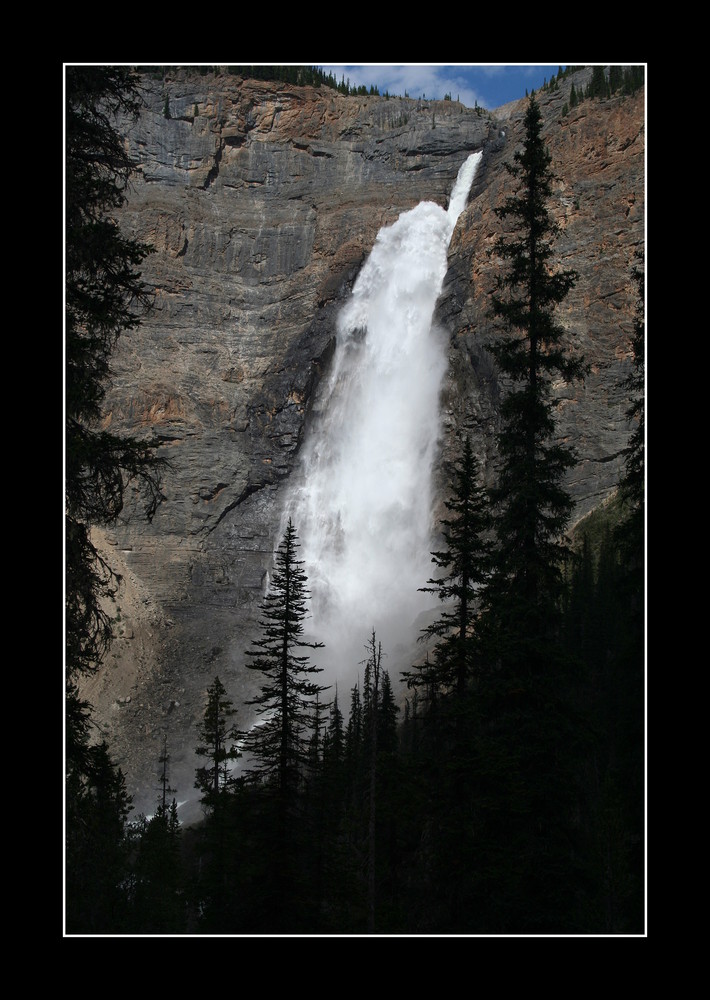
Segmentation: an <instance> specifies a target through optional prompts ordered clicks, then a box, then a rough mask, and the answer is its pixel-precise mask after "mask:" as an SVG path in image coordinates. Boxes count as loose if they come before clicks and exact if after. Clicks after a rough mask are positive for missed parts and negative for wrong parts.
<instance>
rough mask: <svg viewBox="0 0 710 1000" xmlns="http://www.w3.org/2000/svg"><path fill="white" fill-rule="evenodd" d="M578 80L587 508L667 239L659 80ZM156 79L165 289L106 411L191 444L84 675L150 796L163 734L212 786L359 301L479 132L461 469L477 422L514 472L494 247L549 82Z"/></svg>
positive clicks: (467, 282) (571, 145)
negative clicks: (218, 717) (643, 261)
mask: <svg viewBox="0 0 710 1000" xmlns="http://www.w3.org/2000/svg"><path fill="white" fill-rule="evenodd" d="M576 82H577V86H579V78H577V81H576ZM568 88H569V83H567V85H566V86H563V88H562V89H561V90H560V91H558V92H555V93H554V94H549V95H547V94H541V95H539V98H540V104H541V107H542V109H543V114H544V116H545V121H546V133H545V135H546V140H547V142H548V144H549V147H550V151H551V153H552V157H553V164H554V167H555V170H556V172H557V174H558V175H559V178H560V180H559V181H558V184H557V187H556V191H555V201H554V205H553V210H554V212H555V214H556V216H557V218H558V220H559V222H560V225H561V238H560V241H559V244H558V251H559V255H560V257H561V262H562V264H563V265H564V266H571V267H574V268H575V269H576V270H577V271H578V272H579V274H580V280H579V282H578V284H577V287H576V289H575V291H574V293H573V295H571V296H570V297H569V299H568V301H567V302H566V303H565V309H564V314H563V315H562V316H561V319H562V321H563V322H564V324H565V327H566V329H567V330H568V331H569V334H570V339H571V340H573V341H575V342H576V343H577V344H578V345H580V347H581V349H582V350H583V352H584V353H585V356H586V358H587V360H588V362H589V363H590V365H591V374H590V377H589V379H588V380H587V381H586V383H585V384H584V385H583V386H560V387H559V394H558V411H559V417H560V433H561V434H562V435H563V436H564V437H565V438H568V439H571V440H573V441H574V442H575V444H576V445H577V447H578V450H579V454H580V463H579V465H578V468H577V470H576V471H575V475H574V478H573V480H572V481H571V482H570V489H571V490H572V492H573V495H574V497H575V500H576V502H577V509H578V513H579V514H580V515H581V514H583V513H585V512H586V511H587V510H589V509H591V507H592V506H594V505H595V504H596V503H597V502H598V501H600V500H601V499H603V498H604V497H606V496H608V495H609V493H610V492H611V491H613V489H614V487H615V485H616V483H617V481H618V477H619V473H620V470H621V468H622V454H623V449H624V447H625V445H626V440H627V436H628V428H627V426H626V421H625V416H624V412H625V409H626V405H627V403H626V399H625V398H624V395H623V392H622V390H621V389H620V387H619V384H620V381H621V379H622V378H623V376H624V375H625V374H626V372H627V371H628V364H629V356H630V355H629V338H630V334H631V328H632V322H633V316H632V307H633V300H634V287H633V282H632V280H631V268H632V264H633V257H634V252H635V250H636V249H637V248H638V247H640V246H641V245H642V243H643V237H644V132H643V126H644V105H643V95H639V96H637V97H635V98H627V99H625V100H622V99H620V98H619V99H613V100H611V101H609V102H605V103H604V104H601V103H599V104H597V103H595V104H591V103H590V102H585V103H584V104H583V105H581V106H580V107H579V108H577V109H575V110H574V111H572V112H571V113H570V114H569V115H567V116H566V117H565V118H562V116H561V109H562V104H563V103H564V101H565V100H566V99H568ZM145 98H146V108H145V111H144V113H143V114H142V116H141V118H140V121H139V122H138V123H137V126H135V127H133V128H132V129H131V130H130V133H129V134H128V138H127V142H128V143H129V146H130V149H131V152H132V153H133V155H134V156H135V157H136V159H137V160H138V162H139V164H140V172H139V175H138V177H137V180H136V183H135V186H134V190H133V191H132V193H131V196H130V198H129V201H128V204H127V206H126V209H125V212H124V216H123V225H124V227H125V229H126V231H127V232H128V233H130V234H131V235H133V236H135V237H136V238H138V239H140V240H143V241H146V242H149V243H151V244H152V245H153V246H154V248H155V253H154V254H152V255H151V257H149V259H148V260H147V261H146V266H145V270H144V278H145V280H146V281H147V282H148V283H149V284H150V285H152V286H153V287H154V288H155V307H154V309H153V311H152V312H151V314H150V315H149V316H148V317H147V318H146V319H145V321H144V322H143V324H142V325H141V327H140V328H139V329H138V330H137V331H135V332H134V333H132V334H131V335H130V336H126V337H125V338H123V340H122V341H121V342H120V344H119V347H118V350H117V351H116V354H115V358H114V376H113V384H112V388H111V391H110V392H109V394H108V397H107V401H106V402H107V405H106V415H105V421H106V424H107V425H111V426H112V428H113V429H125V430H126V431H128V432H130V433H132V434H136V433H142V432H145V433H146V434H149V433H154V434H157V435H158V436H159V438H160V440H161V442H162V448H161V450H162V453H163V454H164V455H165V457H167V458H169V459H170V462H171V465H170V469H169V471H168V473H167V474H166V476H165V481H164V488H163V492H164V496H165V499H164V502H163V504H162V505H161V508H160V510H159V513H158V515H157V516H156V518H155V519H154V521H153V522H152V524H147V523H145V521H142V520H140V519H139V518H137V517H136V516H134V512H133V511H132V510H131V505H130V504H129V505H128V507H127V511H126V517H125V519H124V520H123V521H122V522H121V523H120V524H118V525H116V526H115V528H112V529H111V530H110V531H108V532H104V533H97V534H98V535H99V538H100V541H101V543H102V545H103V547H104V549H105V551H106V552H107V554H108V555H109V558H110V560H111V561H112V562H113V563H114V565H115V566H116V568H117V569H118V570H119V571H120V572H122V573H123V576H124V584H123V587H122V590H121V593H120V594H119V598H118V602H117V607H116V614H117V617H118V618H119V621H118V624H117V630H118V631H117V636H118V637H117V640H116V642H115V644H114V647H113V650H112V652H111V654H110V655H109V658H108V660H107V662H106V665H105V666H104V668H102V670H101V671H100V673H99V675H98V676H97V677H96V678H94V679H92V680H91V682H90V683H89V684H88V685H87V691H86V693H87V696H88V697H89V699H90V700H91V701H92V703H93V704H94V706H95V709H96V719H97V721H98V722H99V724H100V725H101V727H102V729H103V730H104V732H105V733H106V736H107V739H108V740H109V743H110V745H111V746H112V748H113V749H114V752H115V754H116V757H117V759H118V761H119V762H120V764H121V766H122V767H123V769H124V772H125V773H126V775H127V778H128V786H129V792H130V793H131V794H133V795H134V802H135V805H136V808H137V809H138V810H139V811H151V810H152V807H153V804H154V802H155V797H156V793H155V788H156V785H157V782H156V779H155V777H154V775H155V771H156V769H157V766H158V765H157V761H158V756H159V755H160V752H161V750H162V745H163V744H162V741H163V736H164V734H167V738H168V748H169V752H170V754H171V767H172V770H171V781H172V785H173V787H175V788H176V789H177V798H178V801H182V800H185V799H188V798H191V797H192V785H193V780H194V769H195V766H196V758H195V756H194V752H193V747H194V743H195V725H196V723H197V721H198V719H199V718H200V717H201V714H202V711H203V706H204V694H205V690H206V688H207V686H208V685H209V684H210V683H211V681H212V680H213V678H214V676H215V675H216V674H218V675H219V676H220V678H221V679H222V681H223V682H224V683H225V685H226V686H227V688H228V690H229V692H230V695H231V697H232V698H233V700H234V702H235V705H236V706H237V707H240V706H241V704H242V702H243V700H244V699H245V698H246V697H248V696H249V694H251V693H252V689H251V688H250V683H252V682H251V681H250V679H249V678H248V677H246V676H245V671H244V669H243V663H244V655H243V653H244V650H245V649H246V648H247V647H248V645H249V644H250V642H251V639H252V638H253V636H254V631H253V627H254V622H255V618H256V613H257V610H258V604H259V601H260V599H261V597H262V593H263V585H264V578H265V574H266V572H267V570H268V568H269V566H270V562H271V555H272V551H273V548H274V544H275V542H276V540H277V539H276V532H277V528H278V522H279V518H280V515H281V503H282V499H283V491H284V486H285V484H286V483H287V481H288V476H289V473H290V472H291V470H292V469H293V467H294V463H295V461H296V458H297V455H298V448H299V444H300V442H301V440H302V439H303V435H304V433H306V430H307V426H308V415H309V404H310V402H311V401H312V399H313V393H314V390H315V388H316V386H317V384H318V382H319V379H320V378H321V376H322V375H323V373H324V372H325V371H326V370H327V368H328V364H329V360H330V357H331V354H332V350H333V346H334V334H335V317H336V315H337V312H338V309H339V308H340V306H341V305H342V303H343V301H344V300H345V298H346V296H347V294H348V292H349V290H350V288H351V287H352V283H353V280H354V278H355V277H356V275H357V273H358V270H359V268H360V266H361V264H362V262H363V260H364V259H365V257H366V255H367V254H368V253H369V251H370V249H371V248H372V245H373V243H374V240H375V237H376V235H377V232H378V231H379V229H380V228H381V227H382V226H383V225H386V224H389V223H392V222H394V221H395V220H396V218H397V217H398V216H399V214H400V213H401V212H403V211H405V210H407V209H409V208H412V207H413V206H414V205H416V204H417V203H418V202H420V201H422V200H424V199H428V200H432V201H435V202H438V203H439V204H441V205H444V206H445V205H446V204H447V199H448V195H449V193H450V191H451V187H452V185H453V182H454V179H455V177H456V174H457V171H458V169H459V167H460V165H461V163H462V162H463V161H464V160H465V159H466V157H467V156H468V155H469V154H470V153H471V152H473V151H475V150H477V149H483V150H484V159H483V165H482V168H481V169H480V170H479V173H478V175H477V177H476V180H475V182H474V188H473V190H472V192H471V197H470V201H469V205H468V207H467V208H466V210H465V211H464V213H463V214H462V216H461V218H460V219H459V223H458V226H457V229H456V232H455V234H454V238H453V240H452V244H451V250H450V269H449V273H448V276H447V281H446V286H445V290H444V294H443V296H442V298H441V301H440V304H439V308H438V315H437V320H438V322H439V323H440V324H441V325H442V326H443V327H444V328H445V329H446V330H447V331H448V333H449V335H450V345H451V347H450V373H449V377H448V380H447V385H446V390H445V394H444V399H443V431H444V434H443V440H442V462H441V470H440V481H441V489H442V491H443V489H444V484H445V482H446V476H447V468H448V463H449V462H450V461H451V460H452V457H453V455H454V447H455V441H456V437H457V435H459V434H461V433H462V432H467V433H470V434H471V436H472V440H473V441H474V443H475V447H476V450H477V452H478V454H479V456H480V457H481V458H482V460H483V461H484V463H485V467H486V470H487V474H488V475H489V477H491V478H492V477H493V476H494V474H495V461H496V456H495V434H496V431H497V429H498V400H499V398H500V393H501V391H504V387H502V386H500V385H499V384H498V379H497V375H496V372H495V369H494V367H493V365H492V362H491V360H490V358H489V356H488V355H487V353H486V350H485V347H486V344H487V343H488V342H489V341H490V338H491V337H494V336H496V331H495V329H494V328H493V327H492V326H491V323H490V321H489V319H488V318H487V308H488V306H487V291H488V289H489V288H490V283H491V280H492V277H493V269H494V267H495V262H494V261H492V260H490V259H489V258H488V257H487V254H486V251H487V249H488V248H489V247H490V246H491V245H492V241H493V239H494V236H495V233H496V221H497V220H496V219H495V216H494V215H493V209H494V207H495V206H496V205H497V204H499V203H500V200H501V197H502V194H503V191H504V188H505V185H506V184H507V183H509V182H508V179H507V174H506V172H505V170H504V169H503V164H504V162H505V161H506V160H510V159H511V158H512V155H513V153H514V151H515V149H516V146H517V145H518V144H519V140H520V135H521V120H522V114H523V112H524V103H525V102H524V101H521V102H516V103H515V104H513V105H507V106H506V107H505V108H503V109H499V110H498V112H497V113H496V115H495V116H494V117H491V118H489V117H487V116H484V115H481V114H479V113H477V112H476V111H475V110H470V109H465V108H463V107H462V106H461V105H459V104H457V103H455V102H450V101H446V102H431V101H412V100H408V99H406V100H405V99H389V100H386V99H385V98H382V97H347V98H346V97H342V96H340V95H337V94H335V93H331V92H330V91H326V90H324V89H322V90H319V89H314V88H292V87H289V86H287V85H283V84H277V83H261V82H260V83H256V82H250V81H240V80H238V79H236V78H228V77H217V78H214V77H212V76H195V77H189V78H188V77H185V78H175V79H170V80H167V81H165V82H163V81H160V82H156V81H153V80H149V79H147V78H146V80H145ZM166 98H167V102H168V105H167V106H168V108H169V113H170V117H169V118H168V117H166V116H165V113H164V111H165V105H166ZM419 583H420V581H414V585H415V586H418V585H419ZM238 721H239V722H240V723H241V724H242V725H245V724H247V722H248V721H249V719H248V718H247V710H246V709H241V710H240V715H239V717H238ZM184 815H185V817H186V818H188V819H189V818H190V815H194V810H193V812H192V813H190V812H189V811H187V810H186V811H185V812H184Z"/></svg>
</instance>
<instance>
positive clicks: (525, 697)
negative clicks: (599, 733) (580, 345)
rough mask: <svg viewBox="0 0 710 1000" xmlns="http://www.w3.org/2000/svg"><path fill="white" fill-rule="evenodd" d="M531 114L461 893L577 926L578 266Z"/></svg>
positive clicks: (510, 924) (533, 924)
mask: <svg viewBox="0 0 710 1000" xmlns="http://www.w3.org/2000/svg"><path fill="white" fill-rule="evenodd" d="M542 124H543V123H542V116H541V112H540V108H539V105H538V104H537V102H536V100H535V99H534V97H531V98H530V100H529V101H528V106H527V110H526V113H525V119H524V138H523V145H522V149H521V150H520V151H518V152H516V154H515V156H514V160H513V162H512V163H511V164H509V165H508V170H509V172H510V174H511V176H512V177H513V179H514V180H515V182H516V188H515V191H514V193H513V194H511V195H510V196H509V197H507V198H506V200H505V201H504V203H503V204H502V206H501V207H500V208H498V209H497V215H498V217H499V218H500V219H501V221H502V222H503V223H504V224H505V225H506V229H505V230H504V231H503V233H502V235H501V237H500V238H499V240H498V241H497V244H496V251H497V254H498V255H499V257H500V259H501V260H502V262H503V268H502V271H501V274H500V275H499V277H498V282H497V287H496V290H495V292H494V294H493V296H492V305H493V313H494V316H495V317H497V318H499V319H500V320H502V322H503V328H504V329H503V335H502V336H501V338H500V340H499V341H498V342H497V343H496V345H495V346H494V348H493V352H494V355H495V357H496V359H497V361H498V365H499V368H500V371H501V374H502V376H503V383H504V386H505V396H504V400H503V403H502V406H501V420H502V430H501V432H500V435H499V438H498V446H499V454H500V459H501V466H500V470H499V478H498V481H497V484H496V486H495V488H494V489H492V490H491V499H492V501H493V511H494V530H495V535H496V554H495V560H494V567H493V573H492V576H491V580H490V582H489V584H488V586H487V587H486V592H485V614H484V621H485V626H484V628H483V632H484V637H485V647H486V656H485V660H486V669H485V670H484V671H483V674H484V676H483V683H482V684H481V686H480V687H479V691H478V698H477V700H478V707H479V720H480V725H479V729H478V748H477V757H478V761H479V764H478V766H477V780H478V790H477V802H478V822H479V823H480V829H479V830H478V831H477V838H476V839H477V841H478V844H479V847H480V855H479V856H480V859H481V864H480V867H479V869H478V871H477V884H476V887H475V893H474V896H473V897H472V899H477V900H478V901H479V902H480V904H481V905H480V907H478V910H477V912H478V914H479V916H482V915H483V914H485V913H486V907H489V909H488V912H487V918H484V919H487V924H488V929H489V930H491V931H494V930H495V931H498V932H501V931H504V932H507V931H513V932H523V931H527V932H530V931H541V932H543V931H547V932H559V931H562V930H573V929H575V920H576V919H577V915H576V910H575V907H576V905H577V893H576V888H577V887H576V885H575V878H576V876H577V870H576V861H575V860H573V859H574V858H575V855H574V851H572V852H570V842H571V839H572V837H573V830H572V817H573V815H574V810H575V803H576V796H577V794H578V788H577V787H576V785H577V781H578V775H577V774H576V771H575V767H576V761H577V756H576V754H577V748H576V739H577V733H578V732H579V731H580V730H581V729H582V728H583V726H581V725H580V723H579V720H578V719H576V718H575V717H574V712H573V711H572V709H571V701H570V700H569V699H568V684H569V669H568V663H567V661H566V660H565V656H564V650H563V648H562V644H561V642H560V638H561V613H562V606H563V602H562V596H563V588H564V578H563V563H564V558H565V556H566V553H567V549H566V544H565V542H564V531H565V529H566V526H567V524H568V520H569V517H570V514H571V510H572V500H571V498H570V496H569V493H568V492H567V490H566V488H565V485H564V477H565V475H566V473H567V472H568V470H569V469H570V468H571V467H572V465H573V463H574V461H575V459H574V455H573V453H572V451H571V449H570V448H569V447H568V446H566V445H565V444H563V443H561V442H560V441H559V440H558V439H557V437H556V428H555V418H554V406H553V399H552V386H553V381H555V380H557V379H559V378H562V379H564V380H566V381H569V380H571V379H574V378H578V377H581V376H582V374H583V371H584V369H583V365H582V362H581V360H580V359H579V358H576V357H574V356H573V355H572V353H571V352H568V351H566V350H565V345H564V330H563V328H562V327H561V325H560V324H559V323H558V322H557V320H556V318H555V309H556V307H557V306H558V305H559V304H560V303H561V302H562V301H563V300H564V298H565V297H566V295H567V294H568V292H569V290H570V289H571V287H572V286H573V284H574V281H575V279H576V275H575V274H574V272H572V271H570V270H562V269H557V268H556V267H555V263H554V260H553V249H552V245H553V241H554V237H555V235H556V226H555V224H554V221H553V219H552V217H551V215H550V212H549V209H548V202H549V199H550V196H551V192H552V181H553V174H552V170H551V157H550V154H549V152H548V151H547V149H546V147H545V144H544V142H543V137H542Z"/></svg>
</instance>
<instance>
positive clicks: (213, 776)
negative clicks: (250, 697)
mask: <svg viewBox="0 0 710 1000" xmlns="http://www.w3.org/2000/svg"><path fill="white" fill-rule="evenodd" d="M235 714H236V713H235V709H234V708H233V705H232V701H231V699H229V698H228V697H227V692H226V689H225V687H224V685H223V684H222V682H221V681H220V679H219V677H215V679H214V681H213V683H212V684H211V685H210V687H209V688H208V690H207V705H206V707H205V712H204V716H203V719H202V723H201V725H200V726H199V728H198V736H199V739H200V743H199V745H198V746H197V747H196V748H195V753H196V754H197V755H198V756H199V757H204V758H206V759H207V762H208V763H207V764H206V765H203V766H202V767H199V768H197V769H196V771H195V788H198V789H199V790H200V791H201V792H202V797H201V800H200V801H201V802H202V805H203V808H204V809H205V812H206V814H207V815H206V821H205V824H204V826H203V827H202V829H201V851H202V854H201V863H200V870H199V878H198V885H197V887H196V893H197V906H198V911H199V912H200V914H201V923H202V926H203V927H204V929H205V930H216V931H224V930H225V929H227V927H228V926H229V925H228V921H229V915H230V910H229V902H230V897H231V896H232V894H233V891H232V890H233V884H234V881H235V866H236V856H237V848H236V845H235V844H234V843H233V842H232V836H231V825H232V824H231V822H230V816H231V809H232V798H233V796H232V795H231V792H232V791H233V789H234V787H235V781H234V779H233V778H232V776H231V774H230V765H231V764H232V763H233V762H234V761H235V760H237V759H238V758H239V757H240V756H241V753H240V751H239V749H238V747H237V741H238V740H239V737H240V733H239V731H238V730H237V728H236V726H235V725H234V724H233V723H232V721H231V719H232V718H233V716H234V715H235Z"/></svg>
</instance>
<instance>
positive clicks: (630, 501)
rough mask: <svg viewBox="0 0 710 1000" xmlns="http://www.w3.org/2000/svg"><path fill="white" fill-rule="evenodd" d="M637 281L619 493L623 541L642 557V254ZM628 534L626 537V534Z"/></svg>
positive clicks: (643, 483)
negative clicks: (626, 441)
mask: <svg viewBox="0 0 710 1000" xmlns="http://www.w3.org/2000/svg"><path fill="white" fill-rule="evenodd" d="M634 279H635V282H636V289H637V296H636V314H635V319H634V332H633V338H632V341H631V349H632V352H633V353H632V365H633V368H632V371H631V374H630V375H629V377H628V378H627V379H626V381H625V382H624V385H623V388H624V389H625V390H626V391H627V392H628V394H629V397H630V399H631V403H630V405H629V408H628V409H627V411H626V416H627V417H628V420H629V422H630V424H631V427H632V432H631V436H630V438H629V447H628V451H627V454H626V463H625V471H624V475H623V477H622V479H621V482H620V483H619V493H620V497H621V500H622V503H623V505H624V513H625V518H624V521H623V522H622V531H621V535H622V541H624V542H625V544H627V545H630V546H634V545H635V546H636V557H637V558H638V559H640V560H642V557H643V537H644V520H645V437H646V422H645V385H646V359H645V353H646V322H645V301H644V300H645V272H644V262H643V256H640V258H639V260H638V262H637V265H636V267H635V269H634ZM624 536H625V537H624Z"/></svg>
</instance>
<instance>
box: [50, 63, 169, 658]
mask: <svg viewBox="0 0 710 1000" xmlns="http://www.w3.org/2000/svg"><path fill="white" fill-rule="evenodd" d="M139 107H140V102H139V95H138V91H137V85H136V81H135V79H134V77H133V76H132V75H131V73H130V72H129V71H128V70H126V69H123V68H120V67H90V66H69V67H67V69H66V231H65V235H66V338H65V356H66V394H65V444H66V470H65V471H66V480H65V481H66V487H65V497H66V638H67V671H68V673H69V674H70V676H72V677H76V676H77V675H78V674H80V673H85V672H90V671H92V670H95V669H96V667H97V666H98V664H99V663H100V662H101V659H102V656H103V655H104V653H105V652H106V649H107V648H108V646H109V644H110V642H111V638H112V633H111V627H112V622H111V618H110V615H109V614H108V613H107V611H106V610H105V608H104V606H103V600H104V599H105V598H106V597H110V596H112V595H113V593H114V587H115V582H116V581H115V577H114V576H113V574H112V573H111V571H110V569H109V568H108V566H107V565H106V563H105V562H104V561H103V560H102V559H101V558H100V556H99V554H98V552H97V551H96V548H95V547H94V545H93V543H92V540H91V535H90V527H91V525H92V524H98V525H100V524H110V523H112V522H113V521H115V520H116V518H117V517H118V516H119V514H120V513H121V511H122V509H123V501H124V494H125V490H126V487H127V485H128V483H129V482H131V481H132V480H135V481H137V482H138V484H139V485H140V486H141V487H142V488H143V489H144V490H145V494H144V495H145V500H146V513H147V515H148V517H152V516H153V514H154V513H155V510H156V507H157V504H158V502H159V499H160V488H159V479H158V473H159V469H160V467H161V466H162V465H163V462H162V461H161V460H159V459H158V458H157V457H156V456H155V453H154V448H153V446H152V444H151V442H144V441H138V440H137V439H135V438H130V437H127V436H124V437H121V436H119V435H115V434H111V433H109V432H107V431H104V430H100V429H99V428H98V427H97V422H98V420H99V419H100V417H101V406H102V403H103V399H104V396H105V392H106V388H107V384H108V379H109V363H110V357H111V353H112V351H113V349H114V347H115V344H116V342H117V340H118V338H119V337H120V335H121V334H122V333H124V332H125V331H127V330H131V329H133V328H134V327H135V326H136V325H138V323H139V322H140V318H141V313H142V311H143V310H145V308H147V306H148V305H149V303H150V297H149V290H148V288H147V287H146V286H145V284H144V283H143V282H142V281H141V279H140V275H139V272H138V267H139V266H140V264H141V262H142V261H143V260H144V258H145V256H146V254H147V253H148V252H149V247H147V246H145V245H144V244H140V243H137V242H136V241H134V240H130V239H127V238H126V237H125V236H124V235H123V234H122V233H121V231H120V228H119V226H118V224H117V222H116V221H115V219H114V217H113V215H114V213H115V211H116V209H118V208H120V206H121V205H122V204H123V202H124V200H125V192H126V189H127V186H128V184H129V181H130V178H131V175H132V173H133V170H134V164H133V162H132V161H131V160H130V159H129V158H128V156H127V154H126V151H125V148H124V144H123V139H122V136H121V134H120V133H119V131H118V126H117V124H116V123H117V121H118V120H119V117H122V118H123V119H124V120H129V119H130V117H132V116H135V115H137V113H138V110H139Z"/></svg>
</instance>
